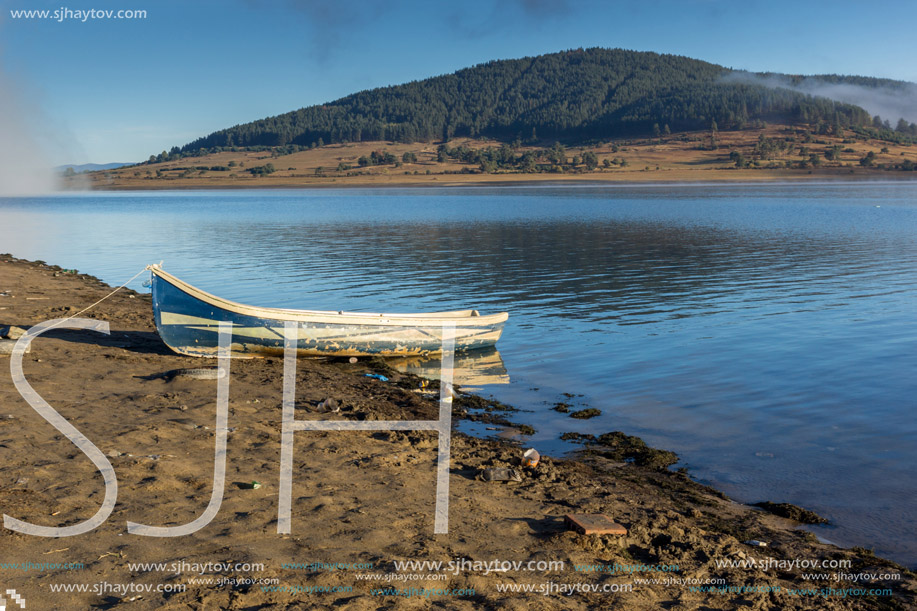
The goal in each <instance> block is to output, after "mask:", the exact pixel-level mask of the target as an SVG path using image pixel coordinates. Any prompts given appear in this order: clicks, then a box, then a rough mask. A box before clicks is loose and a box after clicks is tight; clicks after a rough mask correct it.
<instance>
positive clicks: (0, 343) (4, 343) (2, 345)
mask: <svg viewBox="0 0 917 611" xmlns="http://www.w3.org/2000/svg"><path fill="white" fill-rule="evenodd" d="M15 346H16V340H14V339H0V355H4V356H9V355H10V354H12V353H13V347H15ZM25 351H26V353H29V352H31V351H32V344H29V345H28V346H26V348H25Z"/></svg>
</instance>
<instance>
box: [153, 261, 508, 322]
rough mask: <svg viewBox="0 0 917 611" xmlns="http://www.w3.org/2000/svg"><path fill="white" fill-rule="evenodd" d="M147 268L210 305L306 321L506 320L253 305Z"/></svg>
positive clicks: (501, 317) (465, 313)
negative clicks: (232, 299)
mask: <svg viewBox="0 0 917 611" xmlns="http://www.w3.org/2000/svg"><path fill="white" fill-rule="evenodd" d="M147 269H148V270H150V272H151V273H152V274H154V275H156V276H158V277H159V278H161V279H162V280H164V281H165V282H168V283H169V284H171V285H172V286H174V287H175V288H176V289H178V290H180V291H182V292H184V293H186V294H188V295H189V296H191V297H193V298H195V299H198V300H200V301H203V302H204V303H207V304H209V305H211V306H214V307H217V308H220V309H223V310H227V311H229V312H233V313H235V314H240V315H243V316H254V317H258V318H267V319H273V320H290V321H301V322H302V321H308V322H322V323H333V324H360V325H396V326H402V325H404V326H407V325H410V326H418V325H424V326H438V325H442V324H445V323H455V324H459V323H460V324H462V326H469V325H470V326H474V327H485V326H491V325H496V324H499V323H502V322H506V320H507V319H508V318H509V313H507V312H499V313H497V314H487V315H484V316H482V315H477V316H475V315H474V312H475V310H459V311H454V312H430V313H417V314H400V313H398V314H387V313H382V312H380V313H376V312H334V311H330V310H293V309H284V308H269V307H262V306H252V305H247V304H243V303H237V302H235V301H230V300H228V299H224V298H222V297H217V296H216V295H213V294H211V293H208V292H206V291H203V290H201V289H199V288H197V287H195V286H193V285H191V284H188V283H187V282H185V281H183V280H181V279H179V278H177V277H175V276H173V275H172V274H170V273H169V272H167V271H165V270H163V269H162V268H161V267H160V266H159V265H158V264H153V265H149V266H147Z"/></svg>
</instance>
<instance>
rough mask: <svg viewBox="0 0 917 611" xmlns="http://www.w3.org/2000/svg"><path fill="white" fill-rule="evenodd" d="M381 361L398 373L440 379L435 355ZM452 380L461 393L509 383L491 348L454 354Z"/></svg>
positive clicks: (496, 355)
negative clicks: (459, 387)
mask: <svg viewBox="0 0 917 611" xmlns="http://www.w3.org/2000/svg"><path fill="white" fill-rule="evenodd" d="M385 361H386V362H387V363H388V364H389V365H390V366H391V367H392V368H393V369H395V370H397V371H400V372H401V373H412V374H414V375H418V376H420V377H422V378H430V379H431V380H438V379H440V368H441V367H442V360H441V359H440V358H439V355H430V356H407V357H393V358H387V359H385ZM452 380H453V382H454V383H455V384H458V385H459V386H461V387H462V389H463V390H477V389H479V387H481V386H487V385H491V384H509V374H508V373H507V372H506V367H505V366H504V365H503V359H502V358H500V353H499V352H497V350H496V349H495V348H484V349H481V350H472V351H470V352H462V353H456V354H455V361H454V363H453V368H452Z"/></svg>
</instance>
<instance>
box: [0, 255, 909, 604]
mask: <svg viewBox="0 0 917 611" xmlns="http://www.w3.org/2000/svg"><path fill="white" fill-rule="evenodd" d="M61 263H66V262H61ZM110 291H111V288H110V287H108V286H107V285H105V284H103V283H102V282H100V281H98V280H97V279H95V278H93V277H91V276H86V275H81V274H77V273H72V272H70V271H69V270H63V269H61V268H59V267H55V266H49V265H46V264H43V263H41V262H28V261H23V260H19V259H15V258H14V257H12V256H11V255H0V327H2V326H3V325H18V326H22V327H29V326H31V325H34V324H37V323H39V322H41V321H45V320H49V319H53V318H61V317H66V316H71V315H73V314H75V313H76V312H78V311H79V310H81V309H82V308H84V307H86V306H88V305H89V304H91V303H93V302H94V301H96V300H97V299H100V298H101V297H103V296H105V295H106V294H108V293H109V292H110ZM81 318H94V319H98V320H104V321H107V322H108V323H109V325H110V331H111V333H110V334H109V335H104V334H102V333H99V332H94V331H81V330H60V329H59V330H54V331H50V332H48V333H47V334H45V335H42V336H40V337H38V338H36V339H34V341H33V343H32V345H31V351H30V352H29V353H27V354H25V355H24V359H23V371H24V374H25V378H26V380H27V382H28V384H30V385H31V386H32V387H33V388H34V390H35V391H36V392H37V393H38V394H39V395H40V396H41V397H42V398H43V399H44V400H45V401H47V402H48V403H49V404H50V405H51V406H53V408H54V409H55V410H56V411H57V412H59V413H60V414H61V415H62V416H64V417H65V418H66V419H67V421H69V422H70V423H71V424H72V425H73V426H75V427H76V428H77V429H78V430H79V431H80V432H81V433H82V434H84V435H85V436H86V437H87V438H88V439H89V440H91V442H92V443H93V444H94V445H95V446H97V447H98V448H99V449H100V450H101V451H102V453H103V454H104V455H105V456H106V457H107V459H108V460H109V461H110V463H111V465H112V467H113V469H114V472H115V474H116V476H117V481H118V491H117V504H116V505H115V507H114V510H113V511H112V512H111V514H110V516H108V518H107V520H105V521H104V523H102V524H101V525H100V526H98V527H97V528H95V529H94V530H91V531H89V532H87V533H85V534H81V535H76V536H71V537H62V538H58V537H39V536H34V535H28V534H22V533H19V532H14V531H13V530H11V529H9V528H6V527H4V528H0V546H2V553H0V585H2V591H5V592H7V594H6V597H7V598H9V599H10V600H9V601H8V602H7V609H14V608H17V607H16V606H15V600H14V599H12V598H11V596H12V595H11V594H10V593H9V590H15V592H16V594H17V595H18V596H21V597H22V599H24V600H25V601H26V602H27V608H28V609H175V610H177V609H195V610H204V609H207V610H209V609H247V610H254V609H330V608H332V607H334V608H340V609H350V610H369V609H402V608H403V609H425V608H440V609H468V610H472V609H495V610H496V609H500V610H502V609H519V610H523V609H525V610H538V609H545V610H548V609H550V610H554V609H573V610H578V609H583V610H585V609H610V608H614V609H635V610H644V609H646V610H649V609H669V610H687V609H773V610H778V609H779V610H783V609H914V608H917V592H915V586H917V580H915V575H914V574H913V573H911V572H909V571H906V570H905V569H904V568H903V567H900V566H897V565H895V564H893V563H890V562H887V561H885V560H882V559H880V558H877V557H875V556H873V555H871V554H870V553H869V552H868V551H865V550H860V549H854V550H842V549H839V548H836V547H833V546H831V545H827V544H823V543H820V542H818V541H817V540H816V539H815V538H814V536H813V535H811V534H810V533H808V532H806V531H804V530H800V528H799V524H798V523H796V522H792V521H790V520H788V519H784V518H780V517H777V516H774V515H771V514H769V513H765V512H763V511H761V510H758V509H756V508H752V507H748V506H745V505H741V504H738V503H735V502H732V501H730V500H729V499H727V498H725V497H724V496H723V495H721V494H719V493H718V492H717V491H715V490H712V489H710V488H707V487H704V486H701V485H699V484H697V483H695V482H693V481H692V480H691V479H690V477H689V476H688V475H687V474H685V473H681V472H674V471H671V470H669V469H666V468H665V467H661V466H660V464H659V463H658V462H657V461H655V460H654V457H656V456H657V455H655V454H652V453H647V451H644V450H642V449H640V447H639V443H638V440H634V439H632V438H626V437H624V436H619V437H620V439H621V440H622V443H625V444H630V445H628V446H627V448H631V449H627V448H623V449H622V447H623V446H622V447H619V448H617V450H615V449H614V448H609V447H603V446H589V451H586V452H584V454H583V455H582V456H581V457H579V458H578V459H575V460H573V459H570V460H563V459H559V458H551V457H543V458H542V460H541V462H540V464H538V465H537V466H536V467H534V468H531V467H523V466H521V456H522V451H523V450H524V449H525V447H526V446H524V445H522V444H520V443H518V442H512V441H492V440H481V439H475V438H470V437H467V436H464V435H461V434H457V433H456V434H454V435H453V436H452V456H451V465H450V494H449V499H450V504H449V529H448V534H439V535H434V533H433V526H434V524H433V519H434V511H433V509H434V500H435V499H434V494H435V464H436V452H437V438H436V434H435V433H431V432H410V431H408V432H360V431H341V432H297V433H295V447H294V457H293V474H294V475H293V489H292V532H291V534H289V535H282V534H278V533H277V519H278V482H279V471H280V470H279V460H280V431H281V396H282V392H281V386H282V377H283V361H282V359H280V358H269V359H254V360H236V359H234V360H233V361H232V362H231V372H230V381H231V384H230V396H229V423H228V426H229V431H230V432H229V437H228V446H227V448H228V449H227V459H226V469H227V470H226V474H227V475H226V487H225V490H224V492H223V495H222V503H221V506H220V509H219V512H218V513H217V514H216V516H215V517H214V518H213V520H212V521H211V522H210V523H209V524H207V525H206V526H204V527H203V528H201V529H200V530H198V531H197V532H195V533H193V534H189V535H185V536H181V537H171V538H165V537H146V536H138V535H134V534H130V533H128V531H127V522H129V521H130V522H139V523H142V524H149V525H157V526H176V525H181V524H185V523H187V522H190V521H192V520H194V519H195V518H197V517H198V516H200V515H201V514H202V513H203V512H204V509H205V508H206V506H207V503H208V501H209V500H210V498H211V490H212V487H213V481H212V480H213V468H214V428H215V417H216V407H215V406H216V389H217V381H216V380H212V379H211V380H198V379H188V378H187V377H183V376H176V377H170V376H162V375H161V374H163V373H165V372H169V371H173V370H176V369H181V368H195V367H213V366H214V365H215V362H214V361H210V360H202V359H195V358H193V357H184V356H179V355H177V354H174V353H172V352H171V351H170V350H169V349H168V348H167V347H166V346H165V345H164V344H163V343H162V342H161V340H160V339H159V337H158V335H157V334H156V331H155V328H154V326H153V319H152V312H151V307H150V299H149V296H148V295H141V294H137V293H134V292H132V291H129V290H122V291H120V292H118V293H117V294H115V295H114V296H112V297H111V298H109V299H107V300H106V301H104V302H102V303H101V304H100V305H98V306H96V307H95V308H93V309H92V310H90V311H89V312H87V313H86V314H83V315H81ZM0 331H2V329H0ZM7 345H10V344H7ZM10 361H11V357H10V356H9V355H4V356H2V357H0V457H2V459H0V510H2V513H3V514H5V516H9V517H12V518H16V519H19V520H24V521H27V522H31V523H34V524H39V525H44V526H52V527H53V526H67V525H73V524H77V523H80V522H82V521H84V520H87V519H89V518H90V517H92V516H93V515H94V514H95V513H96V512H97V511H98V509H99V507H100V506H101V505H102V502H103V497H104V496H105V486H104V484H103V479H102V475H101V473H100V472H99V470H98V469H97V468H96V467H95V466H94V465H93V463H92V462H91V461H90V460H89V459H88V458H87V456H86V455H85V454H84V453H83V452H82V451H81V450H80V449H79V448H77V447H76V446H75V445H74V444H72V443H71V442H70V441H69V440H68V439H67V438H66V437H64V436H63V435H61V434H60V433H59V432H58V431H57V430H55V429H54V428H53V427H52V426H51V425H50V424H49V423H48V422H46V421H45V420H44V419H43V418H42V417H41V416H40V415H39V414H38V413H37V412H36V411H35V410H34V409H32V407H30V405H29V404H28V403H27V402H26V400H25V399H23V397H22V396H21V395H20V393H19V391H18V390H17V389H16V388H15V387H14V385H13V382H12V377H11V372H10V366H9V365H10ZM371 372H375V373H384V375H386V376H388V377H389V378H390V379H389V381H387V382H384V381H381V380H377V379H373V378H369V377H366V376H365V375H364V374H365V373H371ZM296 381H297V397H296V418H297V419H327V418H343V419H360V420H368V419H369V420H371V419H384V420H401V419H405V420H407V419H430V420H432V419H435V418H436V415H437V413H438V409H439V405H438V402H437V397H436V395H434V394H432V393H430V394H424V393H422V392H418V391H417V390H416V388H417V382H418V380H417V379H416V378H413V377H411V376H409V375H406V374H399V373H397V372H394V371H392V370H390V369H387V368H386V366H385V364H384V363H382V362H379V361H375V360H360V361H358V362H357V363H355V364H351V363H349V362H347V361H346V360H340V361H330V360H318V359H299V362H298V366H297V372H296ZM328 398H334V399H335V400H336V401H337V402H338V403H339V405H340V406H341V409H340V412H339V413H335V414H328V413H319V411H318V409H317V407H316V406H317V404H318V403H319V402H321V401H323V400H325V399H328ZM480 401H481V400H480V399H476V398H474V397H470V396H467V397H466V396H461V395H460V396H459V397H458V398H457V399H456V401H455V404H454V408H453V409H454V412H453V418H454V420H458V419H460V418H462V417H464V416H466V415H467V412H468V409H469V407H470V406H473V405H475V404H476V402H477V403H479V402H480ZM484 402H485V403H486V400H485V401H484ZM510 417H511V415H510ZM633 448H636V450H634V452H636V453H634V452H631V450H633ZM622 452H623V454H622ZM628 452H631V453H630V454H628ZM646 457H649V458H650V459H648V460H643V458H646ZM622 458H624V459H623V460H622ZM662 462H663V463H664V462H665V461H662ZM489 467H511V468H514V469H516V470H518V472H519V473H520V474H521V481H519V482H498V481H482V480H481V479H479V478H478V475H479V472H480V471H481V470H482V469H484V468H489ZM773 500H775V501H779V500H780V499H773ZM570 513H603V514H606V515H608V516H609V517H611V518H612V519H614V520H615V521H616V522H617V523H618V524H620V525H622V526H624V527H625V528H626V529H627V534H626V535H583V534H579V533H577V532H574V531H572V530H569V529H568V527H567V526H566V525H565V523H564V515H566V514H570ZM751 540H757V541H762V542H766V543H767V547H756V546H754V545H750V544H748V543H746V542H747V541H751ZM410 561H416V562H418V563H425V562H426V563H435V562H442V563H443V565H442V566H440V567H437V566H435V565H431V564H425V565H424V564H418V565H415V566H413V567H412V566H404V565H401V564H400V563H402V562H410ZM838 561H839V562H838ZM847 561H849V564H845V563H846V562H847ZM450 562H451V565H450ZM505 562H508V563H518V564H516V565H513V564H507V565H504V564H503V563H505ZM813 562H826V563H828V564H825V565H823V567H830V568H814V569H812V568H805V566H806V565H807V566H809V567H811V566H812V565H811V563H813ZM29 563H31V565H30V564H29ZM149 563H153V564H149ZM155 563H160V564H159V565H156V564H155ZM396 563H398V564H397V565H396ZM724 564H725V565H726V566H723V565H724ZM141 565H142V566H141ZM838 566H839V567H840V568H837V567H838ZM503 568H508V570H500V569H503ZM494 569H498V570H494ZM809 573H817V574H821V576H820V577H818V578H815V579H806V578H805V577H804V576H805V575H806V574H809ZM68 587H69V589H70V590H71V591H69V592H68V591H66V590H67V588H68ZM526 588H528V589H530V590H531V591H529V592H525V591H523V590H524V589H526ZM80 589H82V590H84V591H79V590H80ZM591 589H596V590H597V591H588V590H591ZM514 590H515V591H514ZM571 590H574V591H573V592H572V593H571ZM705 590H706V591H705Z"/></svg>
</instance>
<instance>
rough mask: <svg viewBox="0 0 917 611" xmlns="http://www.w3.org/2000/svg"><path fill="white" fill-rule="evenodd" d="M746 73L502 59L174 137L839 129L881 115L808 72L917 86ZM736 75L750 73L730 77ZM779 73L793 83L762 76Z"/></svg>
mask: <svg viewBox="0 0 917 611" xmlns="http://www.w3.org/2000/svg"><path fill="white" fill-rule="evenodd" d="M749 74H750V73H747V72H742V71H735V70H731V69H729V68H725V67H723V66H719V65H716V64H711V63H708V62H704V61H701V60H696V59H691V58H687V57H681V56H675V55H661V54H657V53H650V52H638V51H627V50H622V49H601V48H593V49H577V50H570V51H564V52H560V53H552V54H548V55H540V56H536V57H525V58H521V59H510V60H495V61H491V62H487V63H484V64H480V65H477V66H474V67H471V68H466V69H463V70H459V71H457V72H455V73H453V74H447V75H442V76H436V77H432V78H428V79H424V80H420V81H413V82H410V83H406V84H402V85H393V86H389V87H381V88H377V89H371V90H366V91H361V92H358V93H354V94H352V95H349V96H346V97H344V98H341V99H339V100H335V101H333V102H329V103H327V104H322V105H316V106H310V107H307V108H301V109H299V110H295V111H292V112H289V113H285V114H282V115H277V116H274V117H268V118H266V119H261V120H259V121H253V122H251V123H245V124H241V125H236V126H234V127H231V128H228V129H223V130H220V131H217V132H214V133H212V134H210V135H208V136H205V137H202V138H199V139H197V140H195V141H193V142H191V143H189V144H186V145H185V146H183V147H181V148H179V147H175V148H173V149H172V153H173V154H174V153H182V154H194V153H195V152H199V151H201V149H205V150H206V149H214V148H217V147H258V146H287V145H298V146H312V145H321V144H328V143H333V142H360V141H370V140H388V141H397V142H414V141H427V142H429V141H434V140H440V139H443V140H448V139H450V138H452V137H466V136H467V137H478V136H483V137H489V138H495V139H498V140H502V141H512V140H516V139H519V140H522V141H532V140H537V139H541V140H545V139H550V140H561V141H567V142H573V141H589V140H599V139H607V138H614V137H622V136H645V135H657V134H659V133H660V132H668V131H688V130H698V129H711V128H713V127H714V126H718V127H719V129H736V128H742V127H744V126H745V125H746V124H748V123H749V122H760V121H767V122H784V123H805V124H813V125H814V124H816V123H824V124H827V125H830V126H833V127H834V128H835V129H838V128H841V127H857V126H866V125H869V124H870V123H871V121H872V117H871V116H870V114H869V113H868V112H867V111H866V110H864V109H863V108H861V107H859V106H855V105H853V104H849V103H844V102H839V101H835V100H831V99H828V98H825V97H819V96H817V95H810V94H808V93H806V92H802V91H798V90H794V89H792V88H791V87H792V85H793V84H796V83H799V82H801V80H802V79H806V80H807V82H816V83H817V82H824V83H825V84H832V85H837V84H839V83H846V84H850V85H856V86H859V87H874V88H875V87H886V88H888V87H892V88H894V87H913V84H911V83H904V82H901V81H892V80H888V79H873V78H870V77H857V76H839V75H824V76H810V77H801V76H793V75H781V74H774V73H767V74H761V75H751V76H752V77H753V78H748V75H749ZM733 75H746V76H745V77H744V78H730V77H731V76H733ZM774 77H779V78H781V79H785V80H786V82H788V83H790V84H791V85H790V86H789V87H783V86H780V85H779V84H778V85H776V86H775V85H773V84H772V83H771V84H768V83H767V82H766V81H765V79H773V78H774ZM755 78H760V79H761V82H756V80H755ZM893 120H894V119H893Z"/></svg>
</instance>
